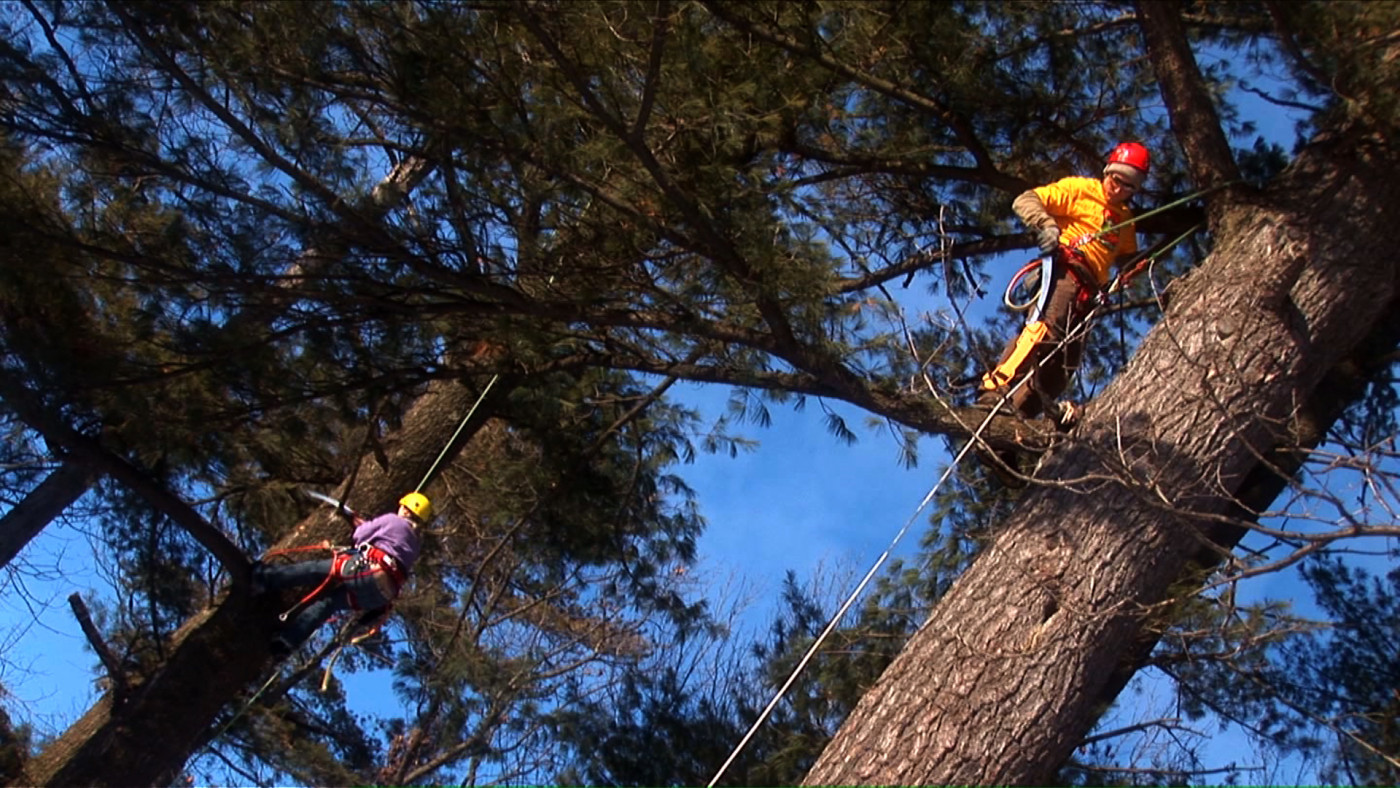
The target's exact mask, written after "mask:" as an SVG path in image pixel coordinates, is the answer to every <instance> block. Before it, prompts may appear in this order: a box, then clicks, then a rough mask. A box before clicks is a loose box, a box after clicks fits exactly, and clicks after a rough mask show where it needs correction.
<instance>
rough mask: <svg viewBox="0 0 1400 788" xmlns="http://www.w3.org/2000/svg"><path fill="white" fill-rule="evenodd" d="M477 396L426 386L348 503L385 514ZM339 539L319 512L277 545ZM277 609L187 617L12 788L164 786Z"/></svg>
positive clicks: (255, 672) (245, 676) (477, 420)
mask: <svg viewBox="0 0 1400 788" xmlns="http://www.w3.org/2000/svg"><path fill="white" fill-rule="evenodd" d="M497 390H498V391H499V390H500V389H499V387H498V389H497ZM496 396H499V395H496ZM475 399H476V393H475V392H473V391H471V390H469V389H468V388H467V387H466V386H464V385H462V384H460V383H456V382H439V383H435V384H433V385H432V386H430V388H429V390H428V393H426V394H425V395H424V396H422V397H420V398H419V399H418V401H417V402H415V403H414V405H413V407H412V408H411V409H410V411H409V413H408V415H407V417H406V418H405V420H404V424H403V427H402V428H401V429H400V430H399V431H398V432H396V433H394V434H393V435H391V436H389V437H388V438H386V439H385V440H384V441H383V444H382V447H381V448H382V449H383V452H382V453H379V452H376V454H380V456H381V457H383V458H387V465H381V462H380V460H377V459H375V458H374V457H372V456H371V457H367V458H366V459H365V460H364V461H363V462H362V464H361V468H360V470H359V472H358V474H357V476H356V480H355V483H354V489H353V490H352V491H351V494H350V496H349V498H350V500H349V503H350V504H351V505H352V506H354V507H356V508H358V509H360V510H363V511H366V512H376V513H377V512H379V511H383V510H387V509H388V508H390V507H391V506H392V505H393V502H394V500H395V499H396V498H397V496H398V495H400V494H402V493H403V492H404V491H406V490H411V489H413V488H414V487H415V485H417V484H418V481H419V479H420V478H421V476H422V474H423V473H424V472H425V471H426V470H427V469H428V468H429V467H430V466H431V464H432V463H433V461H434V459H435V458H436V457H437V456H438V454H439V452H441V451H442V450H443V448H444V446H443V442H444V441H445V440H447V438H448V437H449V436H451V435H452V429H453V427H455V426H456V425H457V424H458V422H460V421H461V419H462V418H463V416H465V415H466V413H467V412H468V410H469V409H470V408H471V406H472V404H473V403H474V402H475ZM481 424H482V419H481V416H480V414H479V415H478V416H476V417H473V419H472V425H471V426H469V427H468V428H467V429H465V430H463V433H462V436H461V437H460V438H459V439H458V442H457V446H458V447H460V446H461V444H462V443H463V442H465V441H467V440H469V439H470V437H471V435H472V434H474V432H475V431H476V430H477V429H479V427H480V425H481ZM430 491H431V488H430ZM430 494H431V492H430ZM347 537H348V532H347V527H346V525H345V521H344V520H342V519H340V518H337V517H334V516H333V515H331V514H330V510H329V509H323V510H321V511H318V512H316V513H314V514H312V515H311V516H309V517H307V518H306V519H305V520H303V521H302V522H301V523H300V524H299V525H298V527H297V528H296V529H295V531H294V533H293V534H292V535H291V536H289V537H288V538H286V539H284V540H282V542H281V543H279V544H278V545H276V546H275V547H276V548H282V547H290V546H295V545H303V544H316V543H318V542H321V541H323V540H328V541H331V542H334V543H337V544H340V543H344V541H345V539H346V538H347ZM284 606H285V600H278V599H276V598H273V597H272V596H271V595H269V596H268V597H262V598H259V599H257V600H253V599H249V598H248V597H247V596H246V595H243V594H238V593H235V594H230V595H227V596H226V597H225V598H224V599H222V600H221V601H220V602H219V603H217V604H216V605H215V606H214V607H213V608H211V609H210V610H208V611H206V612H204V613H202V614H200V615H198V616H195V617H194V618H192V619H191V620H190V621H188V622H186V623H185V625H184V626H182V627H181V628H180V630H179V631H178V632H177V633H176V634H175V635H174V637H173V638H172V642H171V644H170V646H169V657H168V658H167V659H166V660H165V662H164V663H163V664H162V665H161V666H160V668H159V669H158V670H157V671H156V672H155V673H154V674H153V675H152V676H151V677H150V678H149V679H147V680H146V681H145V682H143V683H141V684H138V685H136V686H134V687H130V688H128V689H127V690H126V691H125V692H124V693H121V694H119V693H117V692H116V691H109V692H108V693H107V694H105V695H104V696H103V697H102V698H100V699H99V700H98V701H97V703H95V704H93V706H92V707H91V708H90V709H89V710H88V711H87V713H86V714H84V715H83V717H82V718H81V719H79V720H78V721H77V722H76V723H74V724H73V725H72V726H70V727H69V728H68V730H67V731H65V732H64V733H63V735H62V736H60V737H59V738H58V739H56V740H55V741H54V742H53V743H51V744H50V745H49V746H48V747H46V748H45V749H44V751H43V752H42V753H40V754H39V755H38V756H36V757H35V758H34V759H33V760H31V761H30V762H29V763H28V764H27V765H26V768H25V773H24V774H22V775H21V776H20V779H19V781H18V783H19V784H23V785H58V786H70V785H84V786H86V785H111V786H132V785H156V784H166V783H169V782H170V781H171V780H173V779H174V778H175V777H176V776H177V775H178V773H179V770H180V768H182V767H183V765H184V763H185V761H186V760H188V758H189V757H190V756H191V755H192V754H193V753H194V752H195V750H196V749H197V748H198V747H199V746H201V745H202V744H203V743H204V742H205V741H206V740H207V737H208V732H209V728H210V725H211V724H212V723H213V722H214V720H215V718H216V717H217V715H218V714H219V712H220V710H222V709H223V708H225V707H226V706H227V705H228V704H230V703H232V702H234V701H235V700H236V699H237V698H239V696H240V695H241V693H242V692H243V691H244V690H245V689H247V688H248V687H249V686H250V685H251V684H253V682H255V681H256V680H257V679H258V678H260V677H261V676H263V675H265V674H266V672H267V671H268V670H269V669H270V668H271V667H272V666H273V665H274V664H275V662H274V660H273V659H272V657H271V655H270V654H269V652H268V649H267V645H268V643H269V641H270V640H271V638H272V636H273V634H274V633H275V629H274V625H275V624H276V616H277V613H278V612H280V610H281V609H282V607H284Z"/></svg>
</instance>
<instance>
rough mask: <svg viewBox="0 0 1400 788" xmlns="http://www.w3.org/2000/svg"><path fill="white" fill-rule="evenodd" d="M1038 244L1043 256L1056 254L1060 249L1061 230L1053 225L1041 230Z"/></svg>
mask: <svg viewBox="0 0 1400 788" xmlns="http://www.w3.org/2000/svg"><path fill="white" fill-rule="evenodd" d="M1036 243H1038V244H1039V245H1040V253H1041V254H1043V255H1045V256H1047V257H1048V256H1050V255H1052V254H1054V253H1055V252H1056V251H1057V250H1058V249H1059V248H1060V228H1058V227H1056V226H1055V225H1053V224H1051V225H1046V226H1045V227H1042V228H1040V232H1039V233H1037V234H1036Z"/></svg>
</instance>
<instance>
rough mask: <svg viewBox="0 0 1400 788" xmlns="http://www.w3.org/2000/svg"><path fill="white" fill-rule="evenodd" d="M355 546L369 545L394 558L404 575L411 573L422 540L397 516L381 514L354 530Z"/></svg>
mask: <svg viewBox="0 0 1400 788" xmlns="http://www.w3.org/2000/svg"><path fill="white" fill-rule="evenodd" d="M354 539H355V544H357V545H361V544H365V543H369V544H372V545H374V546H375V547H378V548H379V549H380V550H383V551H384V552H386V553H388V554H389V555H391V556H393V557H394V560H395V561H398V562H399V566H401V567H403V571H404V574H407V573H409V572H411V571H413V562H414V561H417V560H418V552H419V550H420V549H421V548H422V540H420V539H419V538H418V532H417V531H415V530H414V529H413V524H412V523H410V522H409V521H408V520H406V519H404V518H403V517H400V516H398V515H397V514H392V513H391V514H381V515H379V516H378V517H376V518H374V519H373V520H366V521H364V522H363V523H360V524H359V525H358V526H356V528H355V535H354Z"/></svg>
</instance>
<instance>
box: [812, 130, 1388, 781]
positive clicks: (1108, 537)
mask: <svg viewBox="0 0 1400 788" xmlns="http://www.w3.org/2000/svg"><path fill="white" fill-rule="evenodd" d="M1217 215H1218V216H1219V217H1220V220H1219V222H1218V225H1217V243H1218V245H1217V248H1216V251H1215V253H1214V254H1212V255H1211V257H1210V258H1209V259H1208V260H1207V261H1206V262H1205V263H1204V264H1203V266H1202V267H1201V268H1200V269H1199V270H1198V271H1197V272H1196V273H1194V274H1193V275H1192V276H1191V277H1189V280H1188V281H1186V282H1183V283H1182V285H1183V286H1182V288H1181V291H1182V292H1181V293H1180V295H1178V296H1177V298H1176V299H1175V300H1174V301H1173V303H1172V306H1171V308H1170V309H1169V311H1168V312H1167V314H1166V316H1165V317H1164V318H1163V320H1162V322H1161V323H1160V324H1159V325H1158V326H1157V327H1156V328H1155V329H1154V330H1153V331H1152V332H1151V334H1150V335H1149V336H1148V337H1147V338H1146V339H1145V340H1144V342H1143V344H1142V347H1141V348H1140V350H1139V351H1138V353H1137V355H1136V356H1135V357H1134V359H1133V361H1132V362H1131V363H1130V364H1129V365H1128V367H1127V368H1126V369H1125V370H1124V371H1123V372H1122V373H1121V374H1120V375H1119V376H1118V378H1117V379H1116V380H1115V381H1114V383H1113V384H1112V386H1110V387H1109V388H1108V389H1107V390H1106V391H1105V392H1104V393H1103V394H1102V395H1101V396H1100V397H1099V398H1098V399H1097V400H1095V401H1094V403H1093V404H1092V406H1091V407H1090V409H1089V410H1088V412H1087V413H1086V416H1085V419H1084V421H1083V422H1081V424H1080V426H1079V428H1078V429H1077V430H1076V432H1075V434H1074V435H1073V436H1072V438H1073V439H1072V440H1070V441H1067V442H1066V443H1065V444H1063V445H1061V446H1059V447H1057V448H1056V449H1055V450H1053V451H1052V452H1051V453H1050V454H1048V455H1047V456H1046V458H1045V460H1044V461H1043V462H1042V465H1041V475H1042V476H1043V477H1045V478H1047V479H1055V480H1061V481H1062V482H1063V483H1062V484H1060V485H1055V486H1047V487H1043V488H1039V489H1036V490H1034V491H1032V492H1030V493H1028V494H1027V496H1026V497H1025V498H1024V499H1023V501H1022V505H1021V506H1020V507H1019V508H1018V510H1017V512H1016V513H1015V515H1014V516H1013V517H1012V518H1011V520H1010V521H1008V522H1007V523H1005V525H1004V526H1003V528H1002V529H1001V531H1000V533H999V535H998V536H997V537H996V538H995V540H994V541H993V543H992V544H991V545H990V546H989V547H988V548H987V550H986V551H985V553H984V554H983V555H982V556H981V557H980V558H979V559H978V561H977V562H976V563H975V564H974V565H973V566H972V567H971V568H970V569H969V570H968V571H967V572H966V573H965V574H964V576H963V577H962V578H961V579H960V580H959V581H958V583H957V584H956V585H955V586H954V587H953V588H952V589H951V590H950V592H949V593H948V594H947V596H946V597H945V598H944V599H943V600H942V601H941V602H940V603H939V604H938V606H937V607H936V608H935V609H934V610H933V611H932V613H931V615H930V617H929V620H928V621H927V622H926V623H925V625H924V626H923V627H922V629H921V630H920V631H919V633H918V634H917V635H916V636H915V637H914V638H913V639H912V640H911V642H910V643H909V645H908V646H907V647H906V649H905V650H904V652H903V653H901V654H900V656H899V657H898V659H896V660H895V662H894V663H893V664H892V665H891V666H890V668H889V669H888V670H887V671H886V673H885V674H884V675H883V676H882V677H881V678H880V680H879V681H878V682H877V684H876V686H875V687H874V688H872V690H871V691H870V692H869V693H868V694H867V695H866V696H865V698H864V699H863V700H862V701H861V703H860V704H859V705H858V707H857V708H856V710H855V711H854V713H853V714H852V715H851V717H850V718H849V719H848V720H847V721H846V724H845V725H844V726H843V727H842V728H841V730H840V731H839V733H838V734H837V736H836V737H835V738H834V739H833V741H832V742H831V744H830V745H829V746H828V747H827V749H826V751H825V752H823V754H822V756H821V758H820V759H819V761H818V762H817V764H816V765H815V766H814V768H813V769H812V771H811V772H810V774H809V775H808V779H807V782H808V784H846V785H854V784H867V785H868V784H903V785H913V784H1048V783H1049V781H1051V780H1053V778H1054V775H1055V771H1056V769H1058V768H1059V766H1060V765H1061V764H1062V763H1064V761H1065V760H1066V759H1067V758H1068V757H1069V756H1070V754H1071V753H1072V752H1073V750H1074V748H1075V747H1076V746H1077V745H1078V743H1079V742H1080V740H1081V739H1082V737H1083V736H1084V734H1085V733H1086V732H1087V731H1088V730H1089V729H1090V728H1091V727H1092V726H1093V724H1094V722H1095V721H1096V720H1097V718H1098V717H1099V715H1100V714H1101V713H1102V711H1103V707H1102V701H1103V699H1104V693H1105V690H1106V688H1107V687H1108V686H1109V682H1110V679H1111V677H1112V676H1113V675H1114V673H1115V669H1116V668H1117V667H1118V666H1119V665H1121V664H1122V663H1123V662H1124V661H1125V660H1130V659H1132V658H1133V657H1134V644H1135V643H1141V642H1142V641H1141V635H1142V634H1143V633H1142V628H1143V626H1144V621H1146V620H1147V619H1148V618H1149V617H1150V614H1151V613H1152V611H1153V610H1154V609H1155V608H1156V607H1157V606H1159V605H1161V604H1163V603H1164V602H1167V601H1168V596H1167V595H1168V589H1169V588H1170V587H1171V586H1172V584H1173V583H1175V582H1176V581H1177V580H1178V579H1179V578H1180V577H1181V575H1182V573H1183V571H1184V570H1185V569H1186V567H1187V565H1188V563H1189V561H1190V560H1191V558H1192V557H1193V555H1195V554H1196V553H1197V552H1198V550H1199V548H1200V547H1201V544H1202V541H1203V539H1204V537H1203V536H1202V532H1201V529H1203V528H1205V527H1207V526H1208V525H1209V524H1210V523H1209V522H1208V521H1207V520H1205V519H1201V517H1202V516H1205V517H1209V516H1211V515H1222V514H1230V513H1232V512H1233V507H1234V502H1235V498H1234V495H1235V494H1236V492H1237V491H1238V489H1239V488H1240V487H1241V485H1242V484H1243V483H1244V480H1245V479H1246V477H1247V476H1248V474H1249V473H1250V472H1251V471H1252V470H1253V469H1254V468H1255V467H1256V466H1257V465H1258V463H1259V458H1260V457H1262V456H1266V455H1267V453H1268V451H1269V450H1270V449H1272V448H1274V447H1276V446H1278V445H1286V444H1287V443H1289V442H1290V440H1291V438H1290V436H1291V432H1292V430H1291V419H1292V418H1293V416H1294V415H1295V414H1296V413H1297V412H1298V411H1299V409H1300V408H1303V407H1305V406H1306V405H1307V404H1308V403H1309V401H1310V400H1311V399H1312V397H1313V396H1314V392H1315V391H1316V390H1317V389H1318V387H1319V385H1320V383H1321V382H1322V380H1323V378H1324V376H1325V375H1327V373H1328V372H1329V370H1331V369H1333V368H1334V367H1335V366H1336V365H1338V363H1339V362H1341V361H1342V360H1343V359H1344V358H1345V357H1346V355H1347V354H1348V353H1349V352H1350V351H1351V350H1352V349H1353V348H1354V347H1355V346H1356V345H1357V344H1358V343H1359V342H1361V341H1363V340H1364V339H1365V338H1366V336H1367V335H1368V333H1370V332H1371V330H1372V328H1373V326H1374V325H1375V324H1377V323H1378V322H1379V321H1380V320H1382V319H1383V318H1385V317H1386V316H1387V315H1388V314H1389V313H1390V311H1391V310H1393V309H1395V308H1396V292H1397V260H1396V256H1395V255H1394V254H1393V250H1391V249H1389V248H1388V245H1387V244H1386V243H1385V239H1386V233H1384V232H1383V230H1384V228H1387V227H1393V226H1397V225H1396V222H1400V167H1398V166H1397V163H1396V161H1395V159H1394V157H1393V155H1392V154H1391V152H1390V151H1389V149H1388V148H1386V146H1385V145H1384V143H1383V142H1382V141H1381V140H1378V139H1358V140H1340V139H1339V140H1334V141H1330V142H1322V143H1318V144H1315V145H1314V146H1312V147H1311V148H1310V149H1309V150H1307V151H1306V152H1304V153H1303V154H1302V155H1301V156H1300V157H1299V159H1298V160H1297V161H1296V162H1295V163H1294V165H1293V166H1292V167H1291V168H1290V169H1289V171H1288V172H1287V173H1285V174H1284V176H1281V177H1280V179H1279V180H1278V182H1277V183H1276V185H1275V186H1274V187H1272V188H1271V189H1270V191H1269V192H1268V194H1267V195H1264V196H1263V197H1260V198H1257V199H1255V200H1253V201H1251V202H1248V203H1246V202H1241V201H1238V200H1237V201H1234V202H1232V203H1230V204H1228V205H1226V206H1225V207H1224V208H1223V210H1222V211H1221V212H1220V213H1219V214H1217Z"/></svg>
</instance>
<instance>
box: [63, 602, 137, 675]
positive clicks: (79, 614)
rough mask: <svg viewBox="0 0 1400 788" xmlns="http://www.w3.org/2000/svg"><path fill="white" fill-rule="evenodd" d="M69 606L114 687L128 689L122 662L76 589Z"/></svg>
mask: <svg viewBox="0 0 1400 788" xmlns="http://www.w3.org/2000/svg"><path fill="white" fill-rule="evenodd" d="M68 606H69V607H71V608H73V616H74V618H77V619H78V626H80V627H82V629H83V634H84V635H86V636H87V639H88V643H89V644H91V645H92V650H93V651H95V652H97V658H98V659H100V660H102V666H103V667H105V668H106V669H107V675H108V677H110V678H111V680H112V687H113V689H114V690H115V691H116V692H117V693H118V694H121V693H125V692H126V690H127V684H126V674H125V673H124V672H123V671H122V669H121V663H119V662H117V658H116V657H114V656H113V655H112V650H111V649H109V648H107V642H106V641H105V640H103V639H102V633H101V632H98V631H97V626H96V625H95V624H93V623H92V616H91V615H90V614H89V613H88V609H87V605H86V604H84V603H83V598H82V596H81V595H79V594H78V593H77V592H76V591H75V592H73V593H72V594H70V595H69V596H68Z"/></svg>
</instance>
